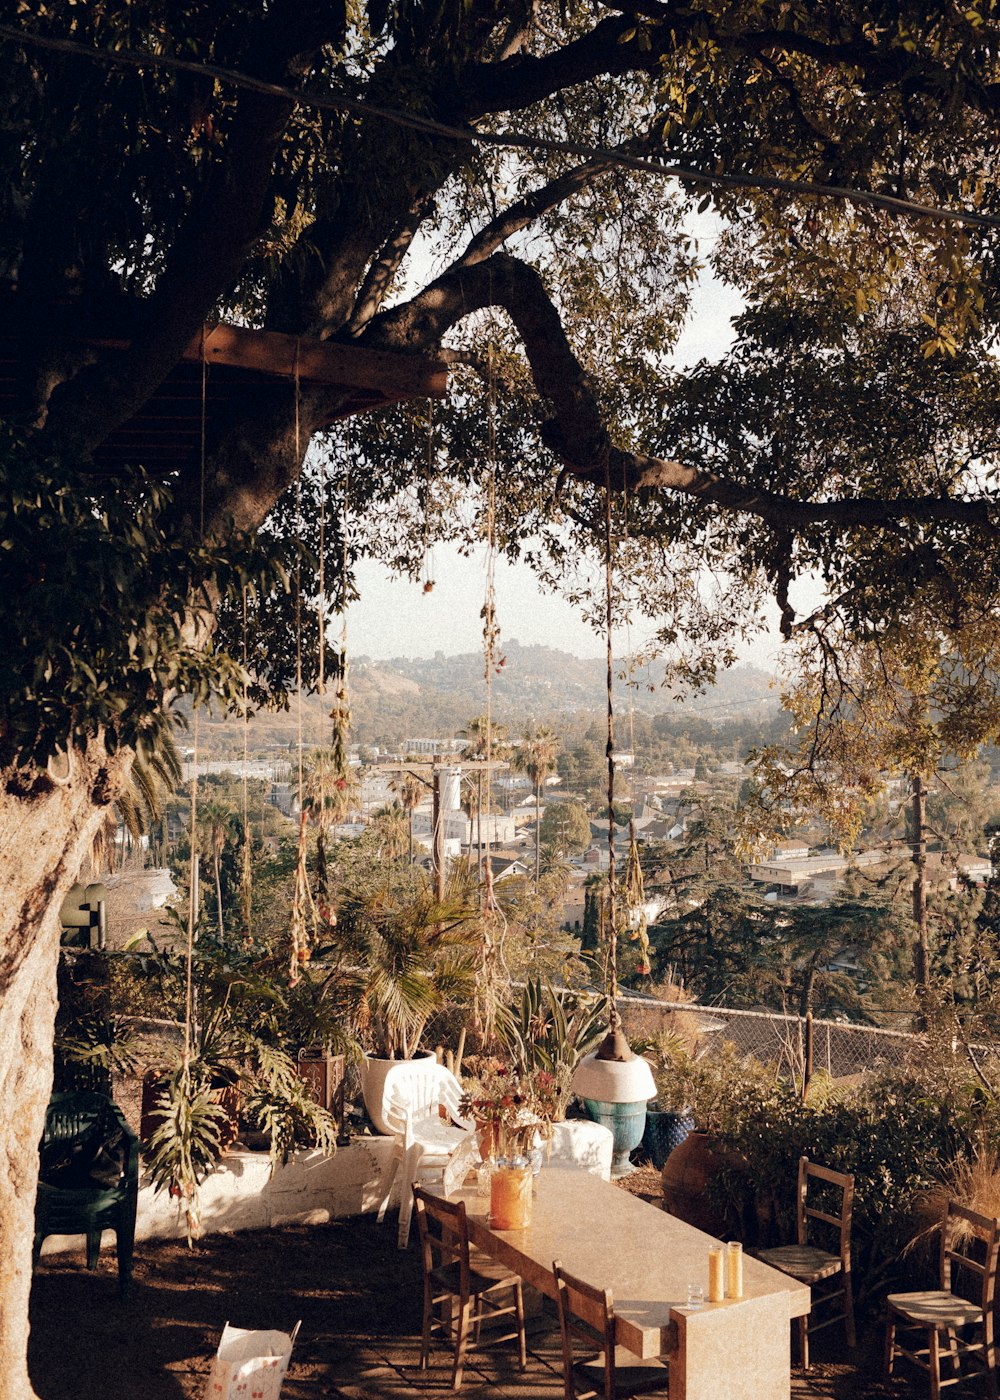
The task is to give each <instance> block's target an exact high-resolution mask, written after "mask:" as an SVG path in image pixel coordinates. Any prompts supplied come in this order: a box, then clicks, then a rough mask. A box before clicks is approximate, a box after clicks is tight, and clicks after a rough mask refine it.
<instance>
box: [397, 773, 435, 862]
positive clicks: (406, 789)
mask: <svg viewBox="0 0 1000 1400" xmlns="http://www.w3.org/2000/svg"><path fill="white" fill-rule="evenodd" d="M393 787H394V789H395V792H396V797H397V800H398V802H399V805H400V806H401V807H402V809H403V811H404V812H405V813H406V820H407V823H408V826H409V833H408V834H409V860H410V864H411V865H412V864H413V813H414V809H415V808H417V807H419V806H420V803H421V802H422V801H423V797H424V794H425V792H426V791H427V784H426V783H422V782H421V781H420V779H419V778H418V777H416V776H415V775H414V774H413V773H406V774H404V776H403V780H402V782H397V783H394V784H393Z"/></svg>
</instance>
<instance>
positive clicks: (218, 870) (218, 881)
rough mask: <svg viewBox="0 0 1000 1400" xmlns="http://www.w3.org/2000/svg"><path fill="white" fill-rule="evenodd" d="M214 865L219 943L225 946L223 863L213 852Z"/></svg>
mask: <svg viewBox="0 0 1000 1400" xmlns="http://www.w3.org/2000/svg"><path fill="white" fill-rule="evenodd" d="M212 865H213V867H214V874H215V907H216V910H217V911H218V919H219V943H220V945H222V946H224V945H225V942H226V931H225V929H224V928H223V926H222V865H221V864H220V862H219V857H218V855H217V854H216V853H215V852H214V851H213V852H212Z"/></svg>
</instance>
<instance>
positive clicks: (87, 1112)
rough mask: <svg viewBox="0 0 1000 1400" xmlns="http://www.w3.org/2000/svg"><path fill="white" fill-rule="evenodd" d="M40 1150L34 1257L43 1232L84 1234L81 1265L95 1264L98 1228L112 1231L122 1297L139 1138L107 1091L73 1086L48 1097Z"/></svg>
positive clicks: (128, 1272)
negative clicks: (84, 1259) (94, 1090)
mask: <svg viewBox="0 0 1000 1400" xmlns="http://www.w3.org/2000/svg"><path fill="white" fill-rule="evenodd" d="M39 1151H40V1155H41V1179H40V1180H39V1183H38V1196H37V1199H36V1202H35V1245H34V1253H33V1260H34V1263H35V1264H37V1263H38V1259H39V1256H40V1255H41V1252H42V1241H43V1240H44V1239H45V1238H46V1236H47V1235H86V1237H87V1268H88V1269H96V1268H97V1258H98V1255H99V1253H100V1249H101V1234H102V1232H103V1231H104V1230H114V1232H115V1242H116V1249H117V1254H118V1286H119V1289H120V1292H121V1296H122V1297H123V1298H127V1297H128V1292H129V1287H130V1285H131V1282H132V1254H133V1250H134V1246H135V1212H136V1203H137V1199H138V1194H139V1139H138V1138H137V1137H136V1135H135V1133H134V1132H133V1131H132V1129H131V1128H130V1127H129V1126H128V1124H127V1123H126V1121H125V1117H124V1115H123V1113H122V1111H121V1109H120V1108H119V1107H118V1105H117V1104H115V1103H112V1101H111V1100H110V1099H109V1098H107V1097H106V1095H104V1094H97V1093H93V1092H91V1091H89V1090H74V1091H71V1092H68V1093H65V1094H53V1095H52V1098H51V1099H50V1100H49V1106H48V1109H47V1110H46V1114H45V1131H44V1133H43V1134H42V1141H41V1144H40V1148H39ZM46 1178H47V1179H46Z"/></svg>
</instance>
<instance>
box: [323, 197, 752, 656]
mask: <svg viewBox="0 0 1000 1400" xmlns="http://www.w3.org/2000/svg"><path fill="white" fill-rule="evenodd" d="M699 224H700V225H701V227H699V236H700V247H701V252H702V255H703V256H705V255H707V253H708V251H709V249H710V245H711V241H712V237H713V232H714V230H713V228H712V226H711V225H710V224H709V223H708V220H700V221H699ZM740 308H741V302H740V298H739V296H738V295H737V294H736V293H735V292H734V291H733V290H732V289H731V288H729V287H726V286H724V285H723V284H721V283H719V282H718V281H716V280H715V278H714V277H712V276H711V274H710V273H709V272H705V273H703V274H702V278H701V281H700V284H699V286H698V289H697V291H696V293H695V298H694V311H693V313H692V316H691V318H690V320H689V322H688V325H687V327H686V329H685V331H684V333H683V334H682V336H681V339H680V341H679V342H678V345H677V348H676V350H675V351H674V353H673V355H672V356H671V359H672V361H673V362H674V363H676V364H681V365H685V364H693V363H694V362H695V361H696V360H699V359H702V358H707V359H718V358H719V357H720V356H721V355H722V354H724V353H725V351H726V349H727V348H728V346H729V344H730V343H731V341H732V324H731V318H732V317H733V316H734V315H736V314H737V313H738V312H739V310H740ZM430 575H431V577H432V578H433V580H434V588H433V590H432V591H431V592H430V593H425V592H424V591H423V586H422V582H417V583H411V582H410V581H409V580H408V579H401V578H395V577H392V576H390V575H389V574H388V573H387V571H386V570H385V569H384V568H383V567H382V566H381V565H379V564H374V563H371V562H368V561H366V562H363V563H362V564H361V565H360V566H359V568H358V571H357V581H358V585H359V589H360V592H361V600H360V602H358V603H356V604H355V605H354V606H353V607H352V608H351V609H350V612H349V614H348V624H347V625H348V647H349V650H350V652H351V653H352V655H354V656H371V657H374V658H375V659H378V660H384V659H386V658H388V657H392V656H433V655H434V653H435V652H436V651H443V652H444V653H445V654H446V655H451V654H454V653H456V652H468V651H477V650H478V649H479V648H480V647H481V646H482V625H483V624H482V619H481V617H480V615H479V614H480V609H481V608H482V606H483V596H484V589H485V557H484V555H480V556H478V557H473V558H471V559H464V558H462V557H461V556H460V555H459V554H458V551H457V550H456V549H448V548H446V547H444V546H442V545H436V546H435V548H434V552H433V558H432V560H431V568H430ZM496 591H497V614H498V621H499V624H500V630H501V635H502V637H503V638H506V639H508V640H509V639H511V638H514V639H516V640H517V641H519V642H521V643H522V645H524V646H530V645H533V644H540V645H544V646H551V647H558V648H559V649H560V650H562V651H568V652H571V653H572V654H573V655H576V656H600V655H603V653H604V639H603V637H601V636H598V635H597V634H595V632H594V631H593V630H592V628H590V627H589V626H588V625H587V623H585V622H584V621H583V620H582V618H581V616H580V614H579V611H578V610H577V609H576V608H574V607H573V606H571V605H570V604H569V603H566V602H564V601H563V600H562V599H561V598H559V597H558V596H556V595H553V594H550V593H543V592H542V591H541V590H540V587H539V584H538V580H537V579H536V577H535V575H534V573H533V572H532V570H531V569H530V568H529V567H528V566H527V565H525V564H515V565H512V564H509V563H507V562H506V561H505V560H502V559H500V560H498V561H497V565H496ZM776 616H777V614H776V613H775V618H776ZM641 640H642V632H641V629H640V628H637V629H636V631H635V633H634V635H633V638H632V643H633V647H635V646H638V645H639V644H640V643H641ZM776 646H777V641H776V638H775V636H774V635H773V633H772V634H770V635H768V636H765V637H763V638H762V639H761V640H760V641H759V642H758V643H755V644H753V645H751V646H748V647H746V648H744V649H743V651H742V653H741V654H742V655H743V656H744V657H745V659H746V660H749V661H752V662H753V663H754V664H755V665H758V666H762V667H764V668H765V669H771V668H772V665H773V656H774V652H775V649H776ZM627 649H628V647H627V643H626V640H625V637H624V634H623V635H622V636H620V637H618V638H617V639H616V646H615V651H616V654H618V655H620V656H624V655H625V653H626V651H627Z"/></svg>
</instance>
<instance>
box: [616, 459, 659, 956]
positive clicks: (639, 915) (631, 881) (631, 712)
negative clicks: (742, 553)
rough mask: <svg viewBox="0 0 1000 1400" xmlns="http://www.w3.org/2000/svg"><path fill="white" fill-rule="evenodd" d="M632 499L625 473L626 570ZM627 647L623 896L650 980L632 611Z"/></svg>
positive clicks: (632, 934)
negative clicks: (639, 833)
mask: <svg viewBox="0 0 1000 1400" xmlns="http://www.w3.org/2000/svg"><path fill="white" fill-rule="evenodd" d="M628 531H629V499H628V480H627V477H626V475H625V473H624V472H623V473H622V548H623V550H624V552H625V568H626V569H627V568H628V547H629V533H628ZM625 646H626V655H627V658H628V659H627V661H626V671H627V683H628V742H629V752H630V753H631V755H632V768H631V771H630V774H629V793H630V797H631V802H630V805H629V814H628V859H627V860H626V862H625V879H624V881H623V885H622V897H623V899H624V902H625V909H626V911H627V917H628V921H629V925H630V927H631V932H630V934H629V937H630V939H631V940H632V942H633V943H638V944H639V950H638V951H639V961H638V964H637V966H636V969H635V970H636V972H637V973H638V974H639V976H640V977H648V976H649V974H650V972H651V971H652V967H651V964H650V947H649V923H648V920H647V918H646V909H645V904H646V886H645V881H644V879H643V874H642V862H641V861H640V859H639V844H638V842H637V841H636V839H635V699H634V695H633V682H632V674H633V653H632V625H631V612H630V610H628V609H626V612H625Z"/></svg>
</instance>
